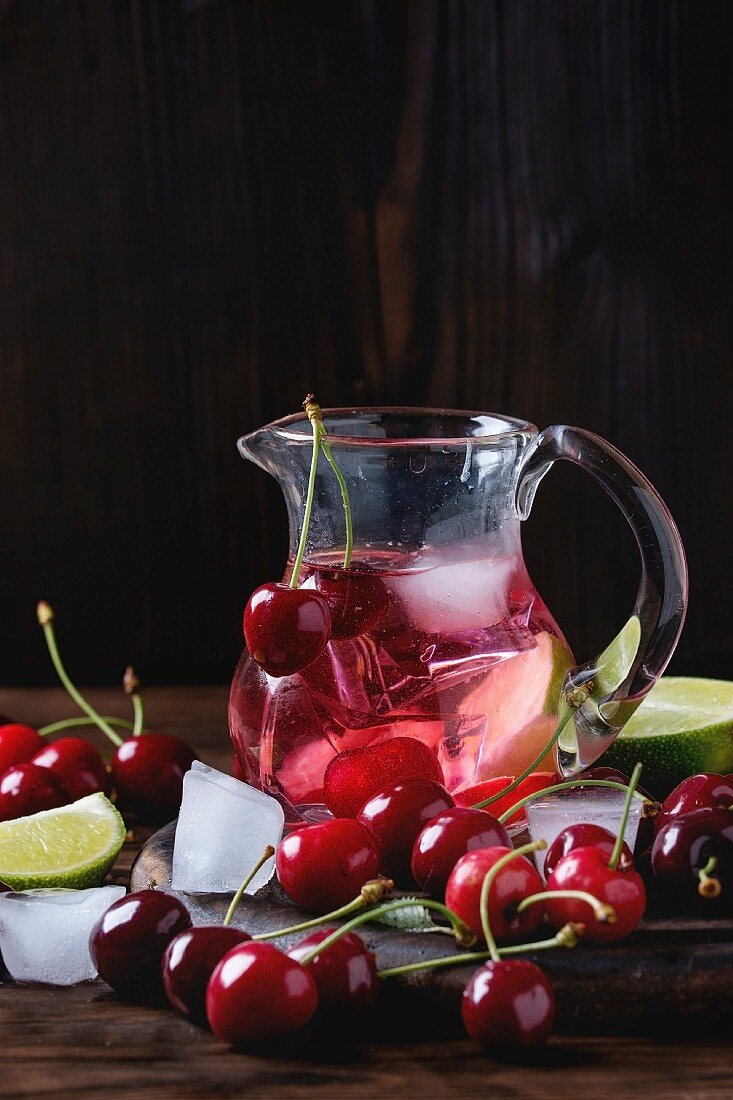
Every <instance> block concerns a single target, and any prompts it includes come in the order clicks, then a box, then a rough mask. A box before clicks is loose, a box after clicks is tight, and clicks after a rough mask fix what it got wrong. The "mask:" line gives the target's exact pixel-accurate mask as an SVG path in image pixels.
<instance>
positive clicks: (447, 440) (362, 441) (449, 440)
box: [240, 405, 539, 447]
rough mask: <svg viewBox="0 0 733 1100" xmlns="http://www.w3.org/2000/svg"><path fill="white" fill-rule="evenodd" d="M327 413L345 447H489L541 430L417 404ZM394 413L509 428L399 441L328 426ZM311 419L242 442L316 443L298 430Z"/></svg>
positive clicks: (335, 438) (499, 417) (299, 417)
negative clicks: (272, 437)
mask: <svg viewBox="0 0 733 1100" xmlns="http://www.w3.org/2000/svg"><path fill="white" fill-rule="evenodd" d="M321 411H322V413H323V420H324V423H325V426H326V431H327V432H328V441H329V443H331V444H336V445H338V446H340V447H341V446H344V447H349V446H351V447H416V446H424V447H433V446H436V445H437V446H461V447H465V445H466V443H467V442H471V443H472V444H473V445H474V446H483V445H485V444H491V443H496V442H497V441H500V442H503V441H504V440H507V439H509V438H511V437H513V436H524V437H531V436H533V435H536V434H537V432H538V430H539V429H538V428H537V426H536V425H535V424H533V423H532V422H531V421H529V420H520V419H519V418H517V417H513V416H505V415H504V414H503V413H493V412H486V411H479V410H468V409H439V408H433V407H427V408H426V407H421V406H417V405H354V406H344V407H339V408H324V409H322V410H321ZM385 413H386V414H392V415H398V416H399V415H401V416H403V417H405V418H408V417H410V416H412V417H415V418H416V419H417V417H420V418H423V419H426V418H430V417H434V418H435V419H436V420H439V419H446V418H453V419H456V420H457V419H459V418H460V419H461V420H463V421H465V422H469V421H471V420H475V421H478V422H479V423H478V424H477V426H478V427H481V424H480V421H481V420H496V421H499V422H500V423H502V424H505V425H506V428H504V429H502V430H501V431H498V432H490V431H489V432H486V434H480V433H479V434H476V435H467V434H464V435H460V436H456V435H446V434H439V435H430V436H425V435H422V436H417V435H414V436H399V437H395V438H391V439H389V438H380V437H377V436H373V435H364V436H361V435H339V434H338V433H337V432H332V431H331V429H330V428H329V426H328V421H329V420H339V419H341V420H343V419H348V418H349V417H353V418H354V420H358V418H359V417H360V416H361V417H365V416H367V415H370V414H377V415H383V414H385ZM307 421H308V417H307V414H306V413H305V412H298V413H292V414H291V415H290V416H284V417H281V418H280V419H278V420H273V421H271V422H270V423H269V424H265V425H263V426H262V427H261V428H256V429H255V430H254V431H253V432H250V433H248V434H247V435H244V436H242V438H241V440H240V443H246V441H248V440H251V439H252V438H253V437H254V436H258V435H260V434H261V433H265V432H272V433H275V434H277V435H278V436H280V437H281V438H283V439H285V440H287V442H289V443H307V444H309V445H310V444H311V443H312V441H313V437H312V434H311V433H310V432H304V431H300V430H294V426H295V425H299V426H300V425H303V424H304V423H307Z"/></svg>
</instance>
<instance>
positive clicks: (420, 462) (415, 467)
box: [410, 455, 428, 474]
mask: <svg viewBox="0 0 733 1100" xmlns="http://www.w3.org/2000/svg"><path fill="white" fill-rule="evenodd" d="M427 464H428V460H427V459H426V458H425V455H413V456H412V458H411V459H410V469H411V470H412V472H413V474H421V473H423V471H424V469H425V467H426V466H427Z"/></svg>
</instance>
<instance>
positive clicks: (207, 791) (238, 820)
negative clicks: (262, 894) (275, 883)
mask: <svg viewBox="0 0 733 1100" xmlns="http://www.w3.org/2000/svg"><path fill="white" fill-rule="evenodd" d="M284 821H285V815H284V814H283V810H282V806H281V805H280V803H279V802H278V801H277V800H276V799H274V798H272V797H271V796H270V795H268V794H263V793H262V791H257V790H255V788H254V787H250V786H249V784H247V783H242V782H241V781H240V780H239V779H234V778H233V777H232V776H231V775H225V774H224V773H223V772H218V771H216V769H215V768H209V767H208V766H207V765H206V764H202V763H201V761H200V760H195V761H194V763H193V765H192V767H191V769H190V771H188V772H186V775H185V776H184V779H183V799H182V801H181V809H180V811H179V814H178V824H177V826H176V839H175V845H174V848H173V882H172V885H173V889H174V890H182V891H184V893H187V894H219V893H232V892H233V891H235V890H237V889H238V887H239V885H240V883H241V882H242V879H243V878H244V876H245V875H246V874H247V872H248V871H249V870H250V868H252V867H253V866H254V864H255V863H256V862H257V860H258V858H259V857H260V856H261V855H262V852H263V851H264V849H265V847H266V846H267V845H268V844H271V845H272V846H273V848H275V847H277V845H278V843H279V842H280V838H281V837H282V831H283V824H284ZM274 870H275V860H274V858H273V859H268V861H267V863H265V864H264V866H263V867H261V868H260V870H259V871H258V872H257V874H256V875H255V877H254V878H253V880H252V882H251V883H250V884H249V886H248V887H247V893H248V894H254V893H255V891H257V890H259V889H260V887H262V886H264V885H265V883H267V882H269V881H270V879H271V878H272V875H273V872H274Z"/></svg>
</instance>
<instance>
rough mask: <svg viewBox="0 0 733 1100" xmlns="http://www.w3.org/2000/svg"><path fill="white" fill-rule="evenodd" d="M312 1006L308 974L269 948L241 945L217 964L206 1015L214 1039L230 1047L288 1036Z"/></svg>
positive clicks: (314, 1000) (312, 983)
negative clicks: (230, 1044)
mask: <svg viewBox="0 0 733 1100" xmlns="http://www.w3.org/2000/svg"><path fill="white" fill-rule="evenodd" d="M317 1007H318V990H317V988H316V983H315V981H314V979H313V975H312V974H310V973H309V971H308V969H307V968H306V967H304V966H301V965H300V963H298V962H296V961H295V959H291V958H289V957H288V956H287V955H284V954H283V953H282V952H281V951H278V949H277V948H276V947H273V946H272V944H270V943H243V944H240V945H239V946H238V947H234V948H232V950H231V951H228V952H227V953H226V955H225V956H224V958H223V959H221V961H220V962H219V963H218V964H217V966H216V969H215V970H214V973H213V974H212V975H211V978H210V980H209V984H208V987H207V990H206V1015H207V1017H208V1020H209V1026H210V1027H211V1030H212V1031H213V1032H214V1034H215V1035H216V1036H217V1038H219V1039H221V1040H222V1041H223V1042H225V1043H232V1044H233V1045H234V1046H247V1045H249V1044H251V1043H261V1042H262V1041H264V1040H270V1039H278V1038H281V1037H282V1036H284V1035H292V1034H293V1032H296V1031H300V1030H301V1028H303V1027H305V1025H306V1024H307V1023H308V1021H309V1020H310V1019H311V1017H312V1016H313V1014H314V1012H315V1011H316V1008H317Z"/></svg>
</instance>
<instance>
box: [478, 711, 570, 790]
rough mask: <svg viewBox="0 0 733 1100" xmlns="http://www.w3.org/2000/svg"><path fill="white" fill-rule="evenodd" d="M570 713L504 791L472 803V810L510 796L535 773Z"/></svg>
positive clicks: (565, 723)
mask: <svg viewBox="0 0 733 1100" xmlns="http://www.w3.org/2000/svg"><path fill="white" fill-rule="evenodd" d="M572 713H573V712H572V711H568V713H567V714H566V715H565V717H564V718H563V720H562V722H559V723H558V724H557V725H556V726H555V729H554V731H553V734H552V737H551V738H550V740H549V741H548V742H547V744H546V745H545V746H544V748H543V749H542V751H541V752H540V753H539V754H538V755H537V756H535V758H534V760H533V761H532V763H531V764H530V765H529V767H527V768H525V769H524V771H523V772H522V773H521V775H518V776H517V777H516V779H513V780H512V782H511V783H508V784H507V786H506V787H504V789H503V790H501V791H499V792H498V793H497V794H492V795H491V797H490V798H484V799H482V801H481V802H476V803H474V805H473V806H472V809H474V810H485V809H486V807H487V806H491V805H492V804H493V803H494V802H498V801H499V799H500V798H504V797H505V796H506V795H508V794H511V793H512V791H515V790H516V789H517V787H518V786H519V785H520V783H524V781H525V779H527V778H528V776H530V775H531V774H532V772H533V771H535V769H536V768H538V767H539V766H540V764H541V763H542V761H543V760H544V759H545V757H546V756H547V754H548V752H550V750H551V749H552V747H553V746H554V745H555V743H556V742H557V740H558V738H559V736H560V734H561V733H562V731H563V730H564V729H565V727H566V726H567V724H568V722H569V721H570V718H571V716H572Z"/></svg>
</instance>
